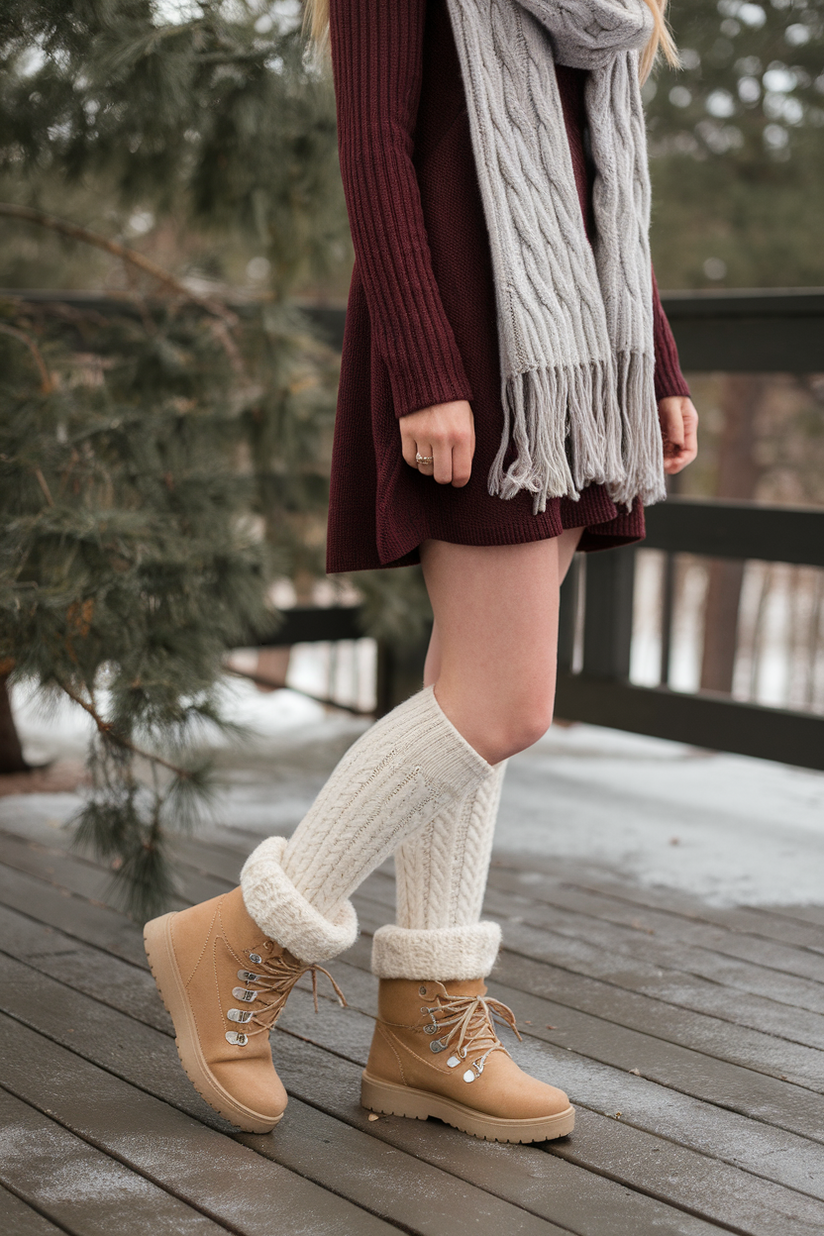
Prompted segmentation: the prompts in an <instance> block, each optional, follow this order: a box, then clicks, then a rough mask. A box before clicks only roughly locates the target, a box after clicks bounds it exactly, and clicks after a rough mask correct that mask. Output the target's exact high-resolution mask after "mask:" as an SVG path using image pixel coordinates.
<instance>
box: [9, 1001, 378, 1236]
mask: <svg viewBox="0 0 824 1236" xmlns="http://www.w3.org/2000/svg"><path fill="white" fill-rule="evenodd" d="M124 1047H125V1049H128V1044H125V1045H124ZM0 1050H2V1051H3V1054H4V1057H5V1060H6V1063H5V1066H4V1071H5V1076H4V1084H5V1085H6V1087H7V1088H8V1089H9V1090H10V1091H11V1092H13V1093H14V1094H15V1095H16V1096H17V1097H18V1098H19V1099H20V1100H21V1101H22V1102H25V1103H27V1104H29V1105H30V1106H32V1107H36V1108H38V1109H39V1110H41V1111H43V1112H46V1111H48V1112H49V1113H50V1114H51V1115H52V1116H53V1117H54V1118H55V1119H57V1120H59V1122H60V1123H61V1124H62V1125H63V1126H64V1127H65V1128H67V1129H69V1130H70V1131H71V1132H72V1133H74V1134H75V1135H76V1136H78V1137H80V1138H82V1139H83V1140H88V1141H90V1142H94V1144H95V1145H97V1146H98V1147H100V1148H101V1149H102V1150H104V1151H105V1152H106V1154H108V1155H111V1156H113V1157H116V1158H117V1159H119V1160H120V1161H121V1163H123V1164H125V1165H126V1166H127V1167H129V1168H131V1169H132V1170H133V1171H135V1172H139V1173H140V1175H141V1176H144V1177H146V1178H147V1179H148V1180H151V1181H154V1182H156V1183H157V1184H159V1185H160V1186H162V1188H163V1189H165V1190H167V1191H168V1192H170V1193H174V1195H175V1196H176V1197H178V1198H180V1199H181V1200H182V1201H184V1202H186V1203H188V1204H189V1205H190V1206H196V1207H197V1208H198V1209H199V1210H200V1211H201V1212H203V1213H205V1214H208V1215H209V1216H211V1217H212V1218H214V1219H216V1220H218V1221H222V1222H223V1223H224V1224H227V1225H229V1226H231V1227H232V1229H233V1230H234V1231H236V1232H240V1233H243V1234H244V1236H258V1234H259V1236H271V1232H272V1224H273V1209H272V1208H273V1199H276V1205H277V1212H276V1213H277V1224H278V1231H279V1232H280V1231H282V1232H284V1233H287V1232H289V1233H291V1232H294V1233H296V1234H297V1233H304V1232H312V1233H313V1236H314V1234H315V1233H317V1234H318V1236H321V1233H324V1234H326V1233H328V1236H338V1234H339V1233H340V1232H341V1231H347V1230H349V1231H357V1232H358V1233H359V1236H360V1233H364V1234H365V1236H367V1234H368V1236H379V1234H384V1233H389V1232H392V1231H396V1230H397V1228H396V1227H395V1226H393V1225H389V1224H387V1223H385V1222H384V1221H383V1220H381V1219H378V1218H377V1217H376V1216H374V1215H371V1214H368V1213H367V1212H366V1211H364V1210H362V1209H361V1208H360V1207H357V1206H353V1205H352V1204H351V1203H350V1202H348V1201H346V1200H345V1199H344V1198H341V1197H338V1196H336V1195H335V1194H333V1193H330V1192H327V1191H325V1190H323V1189H321V1188H319V1187H318V1186H317V1185H315V1184H313V1183H312V1182H310V1181H308V1180H305V1179H303V1178H302V1177H301V1176H298V1175H296V1174H295V1173H294V1172H290V1171H288V1170H287V1169H286V1168H283V1167H281V1166H280V1165H279V1164H278V1163H275V1162H272V1161H271V1160H268V1159H264V1158H262V1157H261V1156H260V1155H257V1154H255V1153H254V1152H253V1151H251V1150H249V1149H248V1148H247V1147H245V1146H242V1145H240V1144H239V1143H238V1142H237V1141H235V1140H234V1139H233V1138H231V1137H226V1136H224V1135H222V1134H221V1133H218V1132H216V1131H215V1130H214V1129H212V1128H208V1127H206V1126H205V1125H204V1124H201V1123H200V1122H199V1121H197V1120H194V1119H192V1118H191V1117H190V1116H188V1115H186V1114H185V1113H183V1112H181V1111H180V1110H178V1109H177V1108H175V1107H171V1106H169V1105H168V1104H166V1103H163V1102H161V1101H159V1100H158V1099H156V1098H154V1097H153V1096H152V1095H149V1094H147V1093H146V1092H145V1091H143V1090H140V1089H137V1088H136V1087H134V1086H131V1085H129V1084H127V1083H126V1082H123V1081H121V1080H120V1079H119V1078H118V1077H115V1076H114V1075H113V1073H110V1072H108V1071H106V1070H104V1069H101V1068H98V1067H96V1066H94V1065H92V1064H90V1063H89V1062H88V1061H86V1060H84V1059H82V1058H81V1057H80V1056H78V1055H75V1054H74V1052H72V1051H68V1050H66V1049H65V1048H63V1047H60V1046H58V1045H57V1044H55V1043H54V1042H52V1041H50V1040H49V1039H47V1038H44V1037H43V1035H41V1034H38V1033H36V1032H35V1031H33V1030H30V1029H29V1028H28V1027H27V1026H24V1025H22V1024H21V1023H20V1022H19V1021H13V1020H12V1019H11V1018H9V1017H8V1016H5V1015H0ZM111 1050H112V1052H114V1051H116V1050H117V1045H116V1044H113V1045H112V1048H111ZM121 1050H123V1048H121ZM35 1059H36V1060H37V1068H36V1069H32V1068H31V1067H30V1064H29V1062H30V1061H31V1060H35ZM110 1230H116V1228H114V1229H110Z"/></svg>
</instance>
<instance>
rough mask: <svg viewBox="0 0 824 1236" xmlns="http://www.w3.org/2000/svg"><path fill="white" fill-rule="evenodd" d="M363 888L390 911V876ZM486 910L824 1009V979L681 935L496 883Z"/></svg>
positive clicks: (719, 981) (814, 1009) (771, 997)
mask: <svg viewBox="0 0 824 1236" xmlns="http://www.w3.org/2000/svg"><path fill="white" fill-rule="evenodd" d="M360 891H361V893H364V894H366V895H368V896H370V897H375V898H376V899H377V900H378V901H379V902H380V904H382V905H384V906H385V907H386V909H387V910H389V911H390V916H391V912H392V906H393V897H392V891H391V882H390V881H389V880H387V879H386V877H382V876H380V875H378V876H370V878H369V881H368V882H364V885H362V886H361V890H360ZM484 912H485V913H486V914H487V915H488V916H490V917H492V918H498V919H499V920H500V921H501V922H502V923H504V924H509V923H514V924H520V923H527V924H529V925H530V926H533V927H538V928H546V929H548V930H550V931H552V932H553V934H554V935H555V936H557V935H561V936H567V937H569V938H571V939H573V940H575V941H577V942H587V943H590V944H592V945H594V946H595V947H596V948H597V949H608V950H609V951H610V952H611V953H613V954H619V955H627V956H632V957H634V958H636V959H638V960H642V961H647V962H649V963H650V964H652V965H655V966H656V967H659V968H665V969H670V970H678V971H679V972H683V973H685V974H692V975H695V976H696V977H700V978H705V979H707V980H709V981H710V982H712V983H716V984H720V985H721V986H723V987H727V988H730V989H732V990H733V991H734V992H735V993H736V997H735V998H736V999H737V998H738V993H741V992H743V993H748V994H751V995H763V996H766V997H767V999H769V1000H773V1001H778V1002H780V1003H783V1004H786V1005H788V1006H789V1007H790V1008H792V1009H804V1010H807V1011H812V1012H817V1013H824V983H819V982H816V981H812V980H809V979H804V978H798V977H796V976H795V975H792V974H787V973H785V972H782V971H779V970H776V969H774V968H770V967H767V966H761V965H759V964H757V963H753V962H748V961H741V960H738V959H737V958H735V957H732V956H729V957H728V956H724V955H722V954H720V953H717V952H715V951H713V950H711V949H707V948H703V947H698V946H694V945H689V944H686V943H683V942H678V940H677V939H672V940H667V939H662V940H658V939H656V937H655V936H654V935H649V933H648V932H646V931H644V930H642V929H640V928H636V927H629V928H627V927H624V926H622V925H620V924H618V923H612V922H606V921H604V920H602V919H598V918H595V917H593V916H592V915H590V914H582V913H578V912H576V911H573V910H570V909H556V908H555V907H554V906H553V905H551V904H548V903H545V902H542V901H539V900H537V899H536V898H532V897H528V896H526V895H516V894H513V893H499V892H497V890H496V889H494V888H488V889H487V895H486V899H485V902H484ZM385 921H388V919H387V920H385ZM816 964H817V962H816Z"/></svg>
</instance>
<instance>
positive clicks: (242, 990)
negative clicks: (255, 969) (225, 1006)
mask: <svg viewBox="0 0 824 1236" xmlns="http://www.w3.org/2000/svg"><path fill="white" fill-rule="evenodd" d="M232 995H233V996H234V998H235V999H236V1000H243V1001H244V1002H245V1003H246V1004H251V1003H252V1001H253V1000H257V998H258V993H257V992H256V991H252V989H251V987H233V988H232Z"/></svg>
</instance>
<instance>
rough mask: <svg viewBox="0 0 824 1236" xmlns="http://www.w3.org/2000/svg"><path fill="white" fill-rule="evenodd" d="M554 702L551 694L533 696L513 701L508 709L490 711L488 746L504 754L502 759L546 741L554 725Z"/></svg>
mask: <svg viewBox="0 0 824 1236" xmlns="http://www.w3.org/2000/svg"><path fill="white" fill-rule="evenodd" d="M553 702H554V701H553V697H552V694H551V693H546V694H544V693H531V694H526V695H524V696H521V697H520V698H514V699H512V700H510V701H509V704H508V706H507V708H506V709H502V710H500V711H496V710H494V709H491V710H490V713H489V714H488V718H489V721H488V724H489V738H488V743H489V745H490V747H492V748H493V749H495V750H496V751H500V752H501V754H500V756H499V759H502V760H503V759H508V758H509V756H511V755H517V754H518V752H519V751H526V749H527V748H528V747H532V746H534V744H535V743H536V742H538V741H539V739H541V738H543V736H544V734H545V733H546V732H547V730H548V729H549V727H550V725H551V724H552V706H553Z"/></svg>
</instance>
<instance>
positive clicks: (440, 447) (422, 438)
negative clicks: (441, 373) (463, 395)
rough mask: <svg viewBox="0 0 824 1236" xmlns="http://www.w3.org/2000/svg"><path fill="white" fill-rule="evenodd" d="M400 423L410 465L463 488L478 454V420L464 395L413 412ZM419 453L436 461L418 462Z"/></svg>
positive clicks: (457, 487)
mask: <svg viewBox="0 0 824 1236" xmlns="http://www.w3.org/2000/svg"><path fill="white" fill-rule="evenodd" d="M399 424H400V428H401V446H402V449H403V457H404V459H405V460H406V462H407V463H408V464H409V466H410V468H417V470H418V471H419V472H422V473H423V475H424V476H432V477H434V478H435V480H436V481H437V482H438V484H439V485H454V486H455V487H456V489H460V488H461V486H463V485H465V484H466V482H467V481H468V480H469V477H470V474H471V472H472V456H473V455H474V454H475V421H474V418H473V416H472V409H471V408H470V406H469V404H468V403H467V401H466V400H465V399H459V400H456V401H455V402H454V403H438V404H435V406H434V407H432V408H421V410H420V411H419V412H410V413H409V415H408V416H402V417H401V418H400V421H399ZM416 455H423V457H424V458H425V459H431V460H433V462H432V463H429V464H423V463H422V464H419V463H417V462H416V459H415V457H416Z"/></svg>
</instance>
